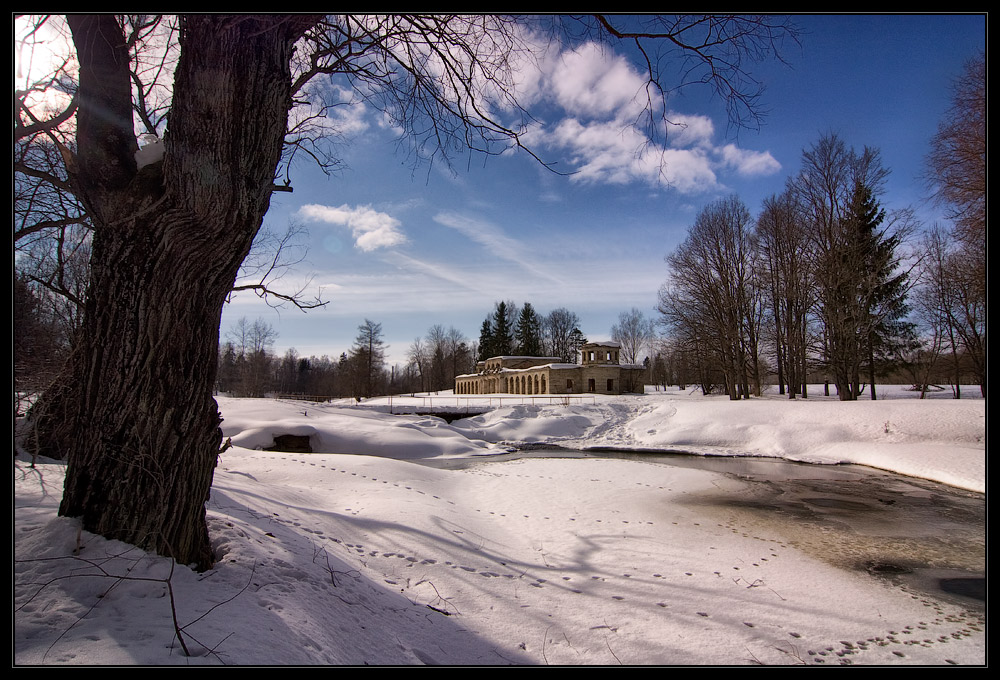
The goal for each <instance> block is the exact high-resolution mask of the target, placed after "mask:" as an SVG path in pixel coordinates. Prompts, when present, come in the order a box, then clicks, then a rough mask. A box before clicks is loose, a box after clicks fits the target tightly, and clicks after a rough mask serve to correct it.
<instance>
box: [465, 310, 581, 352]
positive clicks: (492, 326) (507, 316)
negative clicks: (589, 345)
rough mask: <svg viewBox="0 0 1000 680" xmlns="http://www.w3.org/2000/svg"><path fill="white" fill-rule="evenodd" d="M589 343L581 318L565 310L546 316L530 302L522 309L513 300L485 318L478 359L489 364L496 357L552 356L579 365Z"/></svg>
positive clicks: (480, 336) (481, 330)
mask: <svg viewBox="0 0 1000 680" xmlns="http://www.w3.org/2000/svg"><path fill="white" fill-rule="evenodd" d="M585 342H587V338H586V337H585V336H584V335H583V332H582V331H581V330H580V317H579V316H577V315H576V313H574V312H571V311H570V310H568V309H566V308H565V307H559V308H557V309H554V310H552V311H551V312H549V313H548V314H545V315H542V314H539V313H538V312H537V311H536V310H535V307H534V306H532V304H531V303H530V302H525V303H524V305H523V306H521V307H518V306H517V304H516V303H514V302H513V301H511V300H500V301H498V302H496V303H495V304H494V306H493V311H492V312H491V313H490V314H487V316H486V318H485V319H483V325H482V327H481V328H480V331H479V351H478V353H477V357H478V360H479V361H485V360H486V359H489V358H490V357H496V356H510V355H517V356H533V357H542V356H548V357H557V358H559V359H560V360H562V361H564V362H575V361H576V357H577V353H578V352H579V351H580V347H582V346H583V344H584V343H585Z"/></svg>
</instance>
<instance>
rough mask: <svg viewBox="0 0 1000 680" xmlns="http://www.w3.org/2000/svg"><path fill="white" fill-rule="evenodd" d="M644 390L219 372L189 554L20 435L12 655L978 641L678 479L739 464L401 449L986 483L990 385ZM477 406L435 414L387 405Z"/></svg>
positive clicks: (978, 658)
mask: <svg viewBox="0 0 1000 680" xmlns="http://www.w3.org/2000/svg"><path fill="white" fill-rule="evenodd" d="M648 390H649V392H648V394H646V395H644V396H623V397H588V398H585V399H580V400H572V401H569V402H568V403H562V401H561V400H558V399H556V400H549V399H542V398H535V399H532V398H531V397H524V398H520V397H518V398H514V397H511V398H507V399H505V400H504V401H503V402H499V401H498V399H497V398H496V397H494V398H493V399H491V400H489V399H485V398H481V399H479V400H472V401H464V400H461V398H459V397H454V396H451V397H447V396H439V397H437V398H434V399H430V398H421V397H417V398H401V397H394V398H393V400H392V403H391V404H390V402H389V400H387V399H386V400H373V401H370V402H365V403H363V404H360V405H353V404H348V403H345V404H322V405H321V404H312V403H305V402H288V401H282V402H278V401H273V400H238V399H227V398H220V399H219V404H220V409H221V410H222V413H223V416H224V418H225V422H224V423H223V430H224V432H225V434H226V436H227V437H230V438H231V439H232V443H233V445H234V446H233V448H230V449H229V450H227V451H226V452H225V453H224V454H223V455H222V456H221V458H220V461H219V466H218V468H217V470H216V473H215V483H214V485H213V491H212V497H211V500H210V501H209V505H208V517H209V528H210V533H211V536H212V539H213V542H214V545H215V549H216V553H217V556H218V558H219V561H218V563H217V565H216V567H215V568H213V569H212V570H210V571H208V572H205V573H195V572H193V571H191V570H189V569H187V568H186V567H183V566H173V568H171V566H172V565H171V564H170V562H169V561H168V560H165V559H163V558H160V557H157V556H155V555H149V554H146V553H144V552H142V551H140V550H137V549H135V548H133V547H131V546H128V545H124V544H121V543H117V542H114V541H106V540H104V539H102V538H99V537H96V536H93V535H90V534H87V533H86V532H81V531H80V530H79V525H78V523H77V522H76V521H75V520H73V519H67V518H59V517H56V509H57V507H58V503H59V496H60V493H61V486H62V473H63V467H62V465H61V464H60V463H57V462H52V461H42V462H40V463H39V464H36V465H35V466H34V467H30V466H29V464H28V462H27V461H26V460H25V459H24V458H21V459H19V460H18V461H16V462H15V468H14V491H15V512H14V532H15V536H14V558H15V560H14V572H15V588H14V590H15V602H14V626H15V628H14V662H15V663H16V664H19V665H22V664H101V665H107V664H149V665H161V664H240V665H248V664H259V665H276V664H280V665H291V664H299V665H305V664H358V665H360V664H382V665H385V664H451V665H455V664H475V665H481V664H510V663H513V664H614V665H617V664H619V663H621V664H630V665H638V664H755V663H763V664H799V663H805V664H809V665H817V664H820V663H823V664H827V665H829V664H840V663H854V664H949V663H956V664H985V663H986V635H985V611H984V609H983V608H976V607H971V608H968V607H966V606H961V605H958V604H955V603H948V602H945V601H941V600H938V599H935V598H933V597H931V596H927V595H921V594H919V593H914V592H912V591H909V590H907V589H905V588H900V587H898V586H893V585H891V584H889V583H888V582H887V581H884V580H882V579H879V578H876V577H874V576H871V575H869V574H867V573H864V572H859V571H848V570H844V569H840V568H837V567H834V566H831V565H830V564H828V563H826V562H824V561H821V560H819V559H817V558H815V557H813V556H811V555H809V554H807V553H806V552H805V551H802V550H800V549H799V548H797V547H796V545H794V544H793V542H792V541H789V540H787V538H786V537H784V536H782V535H780V534H779V533H777V532H773V531H772V530H770V529H768V528H767V527H766V526H764V525H760V524H753V525H751V524H747V523H745V522H743V520H741V519H740V516H738V515H733V516H732V517H728V518H726V517H722V516H718V515H712V516H708V515H706V514H705V512H704V510H703V509H699V507H698V506H696V505H695V504H692V503H690V502H685V501H687V500H689V499H691V498H693V497H696V496H697V495H698V494H699V493H705V492H708V491H711V492H713V493H718V492H720V491H721V492H729V491H732V492H733V493H738V491H739V489H740V485H741V482H740V481H739V480H737V479H733V478H730V477H727V476H723V475H720V474H718V473H714V472H709V471H705V470H698V469H688V468H681V467H668V466H663V465H657V464H653V463H649V462H645V461H642V460H621V459H601V458H574V459H568V458H524V459H520V460H507V461H504V462H485V463H484V464H482V465H472V466H469V467H465V468H463V469H439V468H436V467H431V466H428V465H423V464H419V463H418V462H416V461H421V462H427V460H431V459H444V458H450V459H463V458H477V459H480V460H483V461H489V456H492V455H495V454H501V453H504V452H507V451H509V450H511V449H513V448H517V447H518V446H521V445H524V444H533V445H546V444H555V445H559V446H562V447H567V448H588V447H609V448H616V449H630V450H636V451H646V450H672V451H686V452H692V453H699V454H705V455H726V456H733V455H753V456H769V457H779V458H786V459H789V460H795V461H805V462H810V463H840V462H852V463H860V464H863V465H867V466H871V467H874V468H881V469H884V470H890V471H896V472H900V473H902V474H905V475H909V476H914V477H921V478H924V479H928V480H934V481H938V482H942V483H944V484H948V485H951V486H953V487H957V488H958V489H964V490H969V491H973V492H979V493H983V492H985V488H986V471H985V452H986V442H985V438H986V437H985V435H986V426H985V418H986V403H985V400H982V399H962V400H960V401H956V400H951V399H947V398H942V397H944V396H945V395H944V394H939V395H938V398H934V399H927V400H919V399H917V398H916V396H915V395H914V394H913V393H911V392H906V391H904V390H901V389H898V388H895V389H894V388H890V387H885V388H882V390H881V392H880V393H879V400H878V401H876V402H871V401H859V402H853V403H841V402H839V401H837V400H836V399H835V398H823V397H816V396H811V397H810V398H809V399H808V400H801V399H800V400H795V401H790V400H788V399H786V398H783V397H779V396H778V395H777V394H769V395H767V396H766V397H765V398H762V399H753V400H750V401H746V402H730V401H729V400H728V399H725V398H722V397H703V396H700V395H698V394H695V393H693V392H691V391H685V392H680V391H678V390H676V388H673V389H671V390H669V391H667V392H664V391H659V392H654V391H652V388H648ZM973 393H974V388H967V389H966V391H965V392H964V394H965V395H967V396H972V395H973ZM812 394H813V395H818V394H820V391H819V388H814V390H813V392H812ZM549 402H553V403H549ZM484 408H490V409H491V410H489V411H488V412H486V413H483V414H482V415H478V416H475V417H470V418H467V419H464V420H456V421H454V422H453V423H451V424H448V423H446V422H445V421H444V420H442V419H440V418H437V417H434V416H431V415H426V414H424V415H420V414H418V415H398V413H399V412H400V411H407V410H423V411H435V412H444V411H459V410H462V409H468V410H469V411H471V412H476V411H478V410H482V409H484ZM390 410H391V411H392V412H393V413H389V411H390ZM281 434H295V435H300V436H307V437H308V438H309V443H310V446H311V448H312V450H313V451H314V453H279V452H268V451H263V450H260V449H263V448H266V447H269V446H271V445H272V444H273V442H274V437H275V436H276V435H281ZM983 542H984V543H985V536H983ZM175 617H176V618H175ZM175 620H176V627H177V628H178V629H179V631H180V632H179V635H178V634H177V632H176V631H175ZM181 642H183V643H184V644H183V645H182V644H181ZM184 647H186V649H187V652H188V654H190V655H186V654H185V651H184Z"/></svg>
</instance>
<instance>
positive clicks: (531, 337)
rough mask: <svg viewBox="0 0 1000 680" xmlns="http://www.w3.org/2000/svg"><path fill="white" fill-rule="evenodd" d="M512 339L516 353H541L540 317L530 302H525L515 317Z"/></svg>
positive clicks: (532, 355)
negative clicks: (515, 323)
mask: <svg viewBox="0 0 1000 680" xmlns="http://www.w3.org/2000/svg"><path fill="white" fill-rule="evenodd" d="M514 340H515V341H516V343H517V347H516V348H515V349H516V352H517V353H518V354H521V355H524V356H529V357H537V356H541V355H542V319H541V317H539V316H538V314H537V313H536V312H535V308H534V307H532V306H531V303H530V302H525V303H524V307H522V308H521V313H520V314H519V315H518V317H517V325H516V326H515V328H514Z"/></svg>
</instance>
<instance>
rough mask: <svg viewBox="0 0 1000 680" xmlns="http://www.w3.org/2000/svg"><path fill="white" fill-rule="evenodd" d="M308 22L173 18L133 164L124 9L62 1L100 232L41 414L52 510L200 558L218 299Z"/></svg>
mask: <svg viewBox="0 0 1000 680" xmlns="http://www.w3.org/2000/svg"><path fill="white" fill-rule="evenodd" d="M315 21H316V18H315V17H309V16H304V15H299V16H292V17H279V16H272V17H249V16H242V17H216V16H207V15H196V16H192V17H187V18H185V19H183V20H182V22H181V34H180V46H181V56H180V59H179V62H178V64H177V69H176V73H175V77H174V96H173V102H172V106H171V110H170V120H169V132H168V134H167V135H166V138H165V140H164V144H165V151H166V153H165V156H164V158H163V160H162V161H161V162H159V163H155V164H153V165H150V166H146V167H144V168H142V169H140V168H138V167H137V164H136V158H135V154H136V151H137V150H138V145H137V143H136V137H135V134H134V132H133V122H132V113H133V112H132V92H131V81H130V77H129V55H128V52H127V49H126V43H125V38H124V34H123V31H122V27H121V24H120V23H119V22H118V21H117V19H116V18H115V17H114V16H112V15H99V16H78V15H74V16H71V17H69V24H70V27H71V29H72V31H73V42H74V44H75V46H76V50H77V58H78V60H79V63H80V83H79V90H78V94H77V97H78V102H79V110H78V113H77V132H76V146H77V151H76V154H75V157H73V158H72V161H71V162H70V163H69V165H70V166H71V167H70V168H69V173H70V176H71V180H72V182H73V183H74V185H75V190H76V195H77V196H79V197H80V199H81V201H82V202H83V204H84V205H85V206H86V208H87V213H88V214H89V216H90V219H91V221H92V225H93V230H94V234H93V246H92V255H91V269H90V285H89V288H88V291H87V300H86V304H85V310H84V318H83V327H82V332H81V333H80V334H79V336H78V341H77V344H76V346H75V347H74V350H73V353H72V356H71V358H70V360H69V363H68V364H67V366H66V368H65V369H64V374H63V376H62V377H61V379H60V381H59V382H58V383H57V384H56V385H55V386H54V387H53V389H51V390H50V391H49V392H48V393H46V395H45V398H44V400H43V402H42V403H41V404H39V407H38V411H37V413H36V414H35V416H36V419H37V428H36V429H37V432H38V441H37V445H38V450H39V451H40V452H41V453H53V454H56V455H58V457H65V458H67V462H68V465H67V472H66V483H65V490H64V493H63V499H62V504H61V505H60V508H59V512H60V514H62V515H67V516H71V517H80V518H81V519H82V522H83V527H84V528H85V529H87V530H89V531H93V532H95V533H99V534H102V535H104V536H107V537H109V538H117V539H120V540H123V541H126V542H129V543H135V544H137V545H140V546H143V547H147V548H151V549H153V550H155V551H157V552H159V553H161V554H164V555H170V556H173V557H175V558H176V559H177V560H178V561H181V562H183V563H193V564H196V565H197V566H199V567H202V568H204V567H207V566H209V565H211V564H212V562H213V556H212V550H211V544H210V543H209V539H208V532H207V528H206V523H205V501H206V500H207V499H208V495H209V489H210V487H211V482H212V475H213V470H214V468H215V461H216V457H217V456H218V454H219V448H220V445H221V442H222V432H221V430H220V429H219V424H220V423H221V417H220V416H219V412H218V409H217V408H216V404H215V402H214V400H213V399H212V386H213V384H214V381H215V364H216V360H217V356H218V342H219V321H220V317H221V313H222V306H223V303H224V302H225V300H226V296H227V295H228V294H229V291H230V290H231V289H232V286H233V281H234V280H235V277H236V274H237V272H238V271H239V268H240V264H241V263H242V261H243V259H244V257H246V255H247V253H248V252H249V250H250V246H251V244H252V242H253V239H254V236H255V235H256V234H257V230H258V229H259V228H260V226H261V223H262V220H263V216H264V213H265V212H266V211H267V208H268V204H269V200H270V195H271V188H272V185H273V182H274V172H275V168H276V166H277V164H278V161H279V159H280V157H281V152H282V145H283V140H284V135H285V128H286V121H287V117H288V111H289V109H290V108H291V106H292V97H291V94H292V93H291V73H290V68H289V63H290V59H291V56H292V50H293V46H294V44H295V42H296V40H298V39H299V38H300V37H301V36H302V34H303V33H304V32H305V31H306V30H307V29H308V28H309V27H310V26H311V25H312V24H313V23H315ZM248 112H253V115H247V114H248Z"/></svg>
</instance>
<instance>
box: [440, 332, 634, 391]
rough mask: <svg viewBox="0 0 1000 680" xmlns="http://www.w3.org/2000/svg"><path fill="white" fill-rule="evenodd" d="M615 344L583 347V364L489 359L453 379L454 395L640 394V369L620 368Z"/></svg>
mask: <svg viewBox="0 0 1000 680" xmlns="http://www.w3.org/2000/svg"><path fill="white" fill-rule="evenodd" d="M620 352H621V345H620V344H618V343H617V342H590V343H587V344H586V345H584V346H583V349H582V355H583V363H580V364H567V363H564V362H562V361H561V360H560V359H559V357H521V356H500V357H492V358H490V359H487V360H486V361H481V362H479V364H478V369H479V372H478V373H471V374H467V375H460V376H457V377H456V378H455V394H588V393H592V394H622V393H623V392H641V391H642V389H643V381H642V376H643V371H644V370H645V369H644V367H643V366H641V365H638V364H624V365H622V364H620V363H619V362H618V359H619V354H620Z"/></svg>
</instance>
